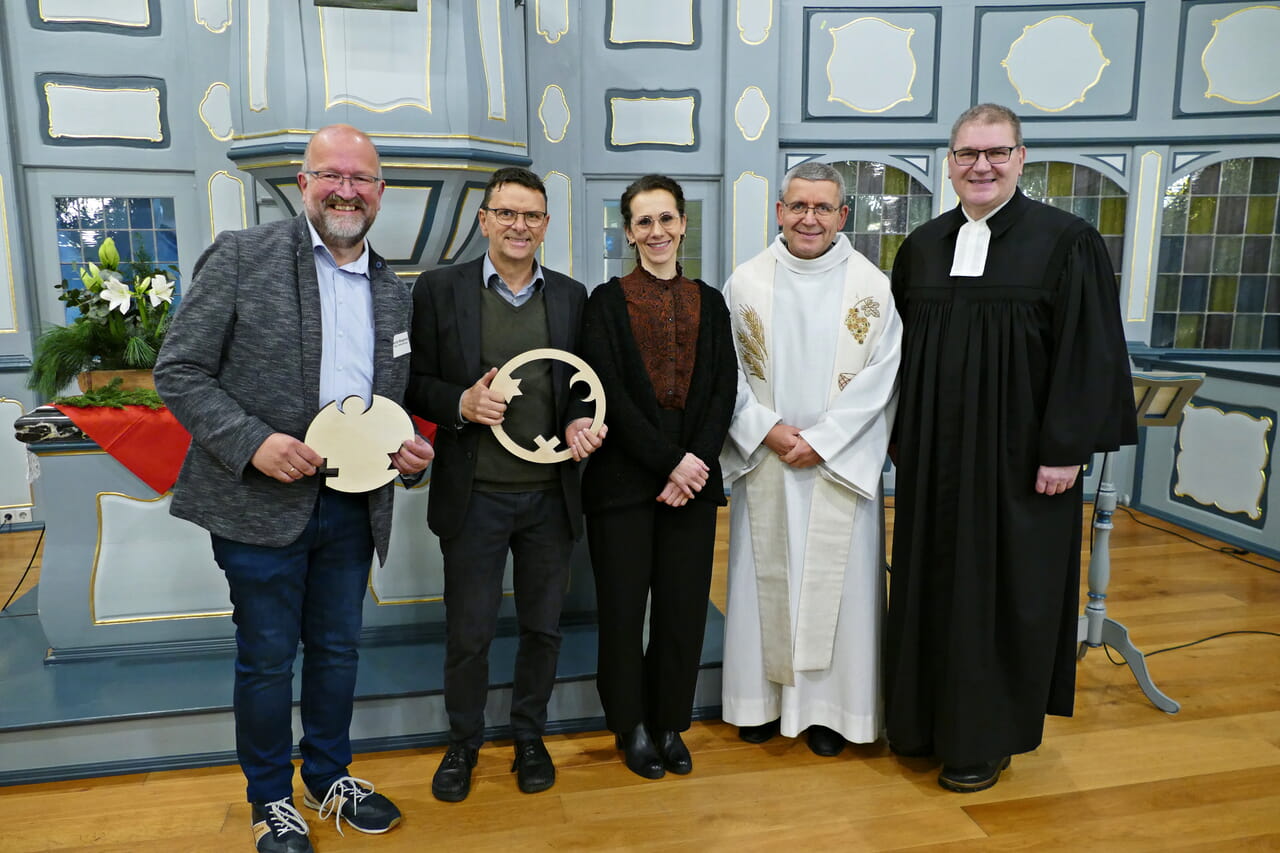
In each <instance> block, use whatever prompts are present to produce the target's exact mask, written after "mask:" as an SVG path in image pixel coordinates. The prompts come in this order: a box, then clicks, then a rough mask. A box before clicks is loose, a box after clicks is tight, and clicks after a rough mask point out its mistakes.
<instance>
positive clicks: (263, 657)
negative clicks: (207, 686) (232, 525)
mask: <svg viewBox="0 0 1280 853" xmlns="http://www.w3.org/2000/svg"><path fill="white" fill-rule="evenodd" d="M212 539H213V556H214V559H215V560H217V562H218V565H219V566H220V567H221V568H222V571H223V572H224V573H225V574H226V576H227V584H228V585H229V586H230V588H231V603H232V605H233V606H234V613H233V617H232V618H233V620H234V621H235V625H236V677H235V698H234V704H235V720H236V755H237V757H238V758H239V761H240V768H241V770H243V771H244V775H245V778H246V779H247V780H248V783H249V785H248V789H247V794H248V799H249V801H250V802H270V801H273V800H278V799H281V798H283V797H289V796H292V794H293V763H292V761H291V753H292V750H293V726H292V704H293V662H294V659H295V658H296V656H297V653H298V642H299V640H301V642H302V646H303V658H302V698H301V714H302V731H303V735H302V740H301V741H300V743H299V749H300V751H301V753H302V781H303V782H304V783H305V784H306V785H307V787H308V788H309V789H310V790H312V791H315V792H317V793H319V794H323V793H324V792H325V790H326V789H327V788H328V786H329V785H330V784H331V783H332V782H333V780H334V779H337V778H339V777H341V776H345V775H347V765H348V764H350V763H351V736H350V731H349V729H350V726H351V706H352V702H353V697H354V695H355V687H356V664H357V658H358V654H357V651H356V646H357V643H358V642H359V639H360V623H361V608H362V605H363V602H364V591H365V587H366V585H367V584H368V579H369V567H370V565H371V563H372V561H373V534H372V533H371V532H370V527H369V504H368V496H367V495H349V494H343V493H341V492H335V491H332V490H330V489H325V488H322V489H321V490H320V496H319V498H318V499H317V500H316V507H315V510H314V511H313V512H312V514H311V520H310V521H309V522H308V523H307V527H306V529H305V530H303V532H302V534H301V535H300V536H299V537H298V538H297V539H296V540H295V541H294V542H292V543H291V544H289V545H286V546H284V547H283V548H269V547H265V546H261V545H249V544H245V543H243V542H234V541H232V540H230V539H223V538H221V537H219V536H213V537H212Z"/></svg>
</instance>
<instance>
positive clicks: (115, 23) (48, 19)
mask: <svg viewBox="0 0 1280 853" xmlns="http://www.w3.org/2000/svg"><path fill="white" fill-rule="evenodd" d="M142 6H143V8H144V9H145V10H146V14H145V15H144V17H143V23H141V24H138V23H134V22H133V21H122V20H120V19H118V18H89V17H85V16H82V15H62V16H50V15H47V14H45V11H44V0H39V2H38V3H37V4H36V11H37V14H39V15H40V20H41V21H43V22H44V23H46V24H80V23H83V24H105V25H107V26H112V27H131V28H133V29H140V30H141V29H146V28H147V27H149V26H151V4H150V3H148V2H147V0H142Z"/></svg>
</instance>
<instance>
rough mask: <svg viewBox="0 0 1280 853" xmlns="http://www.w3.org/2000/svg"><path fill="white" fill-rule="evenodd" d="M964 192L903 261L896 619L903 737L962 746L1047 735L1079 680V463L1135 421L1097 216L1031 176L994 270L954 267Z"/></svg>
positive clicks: (894, 674)
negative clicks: (1043, 195) (1042, 482)
mask: <svg viewBox="0 0 1280 853" xmlns="http://www.w3.org/2000/svg"><path fill="white" fill-rule="evenodd" d="M964 223H965V217H964V214H963V213H962V212H961V210H960V208H959V207H957V208H956V209H954V210H952V211H950V212H948V213H945V214H943V215H942V216H939V217H938V218H937V219H934V220H932V221H931V222H928V223H926V224H924V225H922V226H921V227H920V228H918V229H916V230H915V231H914V232H913V233H912V234H911V235H910V236H909V237H908V238H907V239H906V241H905V242H904V243H903V244H902V248H901V250H900V251H899V252H898V256H897V259H896V261H895V263H894V268H893V295H894V299H895V301H896V303H897V306H898V310H899V312H900V313H901V314H902V318H903V321H904V324H905V330H904V334H903V348H902V366H901V373H900V377H901V378H900V383H901V390H900V392H899V398H898V419H897V435H896V443H897V450H898V452H897V463H898V470H897V478H896V494H895V499H894V500H895V518H894V536H893V569H892V575H891V580H890V601H889V616H888V628H887V635H886V661H885V663H886V668H885V687H886V693H885V714H886V723H887V729H888V735H889V740H890V742H891V743H892V744H893V745H894V746H895V747H899V748H901V749H903V750H904V751H907V750H919V749H927V748H932V750H933V752H934V754H936V755H937V756H938V757H939V758H940V759H942V761H943V762H944V763H945V764H947V765H951V766H963V765H969V764H976V763H979V762H982V761H986V760H990V759H992V758H996V757H998V756H1003V755H1010V754H1013V753H1018V752H1026V751H1028V750H1032V749H1035V748H1036V747H1037V746H1038V745H1039V744H1040V741H1041V737H1042V734H1043V729H1044V714H1046V713H1050V714H1059V715H1064V716H1070V715H1071V712H1072V705H1073V700H1074V692H1075V662H1076V658H1075V651H1076V630H1077V629H1076V624H1077V618H1078V614H1079V610H1078V606H1079V603H1078V598H1079V584H1080V528H1081V495H1082V494H1083V479H1084V478H1083V476H1081V477H1080V478H1079V479H1078V480H1077V482H1076V485H1075V486H1074V487H1073V488H1072V489H1070V490H1068V491H1067V492H1065V493H1063V494H1060V495H1055V496H1052V497H1050V496H1045V495H1041V494H1037V493H1036V490H1035V481H1036V472H1037V469H1038V467H1039V466H1041V465H1053V466H1059V465H1077V464H1083V463H1086V462H1088V461H1089V460H1090V457H1091V455H1092V454H1093V453H1094V452H1095V451H1108V450H1115V449H1117V448H1118V447H1119V446H1120V445H1122V444H1132V443H1134V442H1136V440H1137V427H1136V423H1135V416H1134V408H1133V392H1132V389H1131V385H1130V379H1129V362H1128V354H1127V351H1126V348H1125V343H1124V333H1123V328H1122V325H1121V321H1120V311H1119V304H1118V295H1117V292H1116V281H1115V274H1114V272H1113V269H1112V266H1111V261H1110V258H1109V257H1108V255H1107V250H1106V246H1105V245H1104V244H1103V242H1102V238H1101V237H1100V236H1099V235H1098V232H1097V231H1096V230H1095V229H1094V228H1092V227H1091V226H1090V225H1089V224H1088V223H1086V222H1085V221H1084V220H1082V219H1080V218H1078V217H1076V216H1073V215H1071V214H1069V213H1066V212H1063V211H1060V210H1057V209H1056V208H1053V207H1049V206H1048V205H1044V204H1040V203H1039V202H1035V201H1032V200H1030V199H1028V198H1027V197H1026V196H1024V195H1023V194H1022V193H1021V191H1018V192H1016V193H1015V195H1014V196H1013V198H1012V199H1010V201H1009V202H1008V204H1006V205H1005V206H1004V207H1003V208H1002V209H1001V210H999V211H998V212H997V213H996V214H995V215H994V216H992V217H991V218H990V219H989V220H988V225H989V226H990V228H991V242H990V247H989V250H988V254H987V262H986V267H985V269H984V274H983V275H982V276H980V277H973V278H969V277H954V278H953V277H952V276H951V274H950V270H951V262H952V255H953V254H954V251H955V246H956V236H957V233H958V232H959V230H960V226H962V225H963V224H964Z"/></svg>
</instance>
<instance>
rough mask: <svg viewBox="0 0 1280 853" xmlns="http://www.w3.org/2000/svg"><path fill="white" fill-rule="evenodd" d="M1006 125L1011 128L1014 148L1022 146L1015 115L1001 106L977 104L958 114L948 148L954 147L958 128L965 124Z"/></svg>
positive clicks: (952, 127) (1018, 123)
mask: <svg viewBox="0 0 1280 853" xmlns="http://www.w3.org/2000/svg"><path fill="white" fill-rule="evenodd" d="M973 123H977V124H1007V125H1009V126H1010V127H1012V128H1013V144H1014V146H1020V145H1022V120H1021V119H1019V118H1018V115H1017V113H1015V112H1014V111H1013V110H1011V109H1009V108H1008V107H1006V106H1003V105H1002V104H978V105H977V106H973V107H969V109H967V110H965V111H964V112H962V113H960V118H958V119H956V123H955V124H953V125H951V140H950V142H949V144H948V145H947V147H948V148H955V147H956V137H957V136H959V135H960V128H962V127H964V126H965V125H966V124H973Z"/></svg>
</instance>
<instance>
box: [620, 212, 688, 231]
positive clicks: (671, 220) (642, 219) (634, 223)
mask: <svg viewBox="0 0 1280 853" xmlns="http://www.w3.org/2000/svg"><path fill="white" fill-rule="evenodd" d="M679 221H680V217H679V216H677V215H676V214H674V213H672V212H671V211H666V212H664V213H660V214H658V218H657V219H654V218H653V217H652V216H647V215H646V216H637V217H636V218H635V219H633V220H631V227H632V228H639V229H640V230H642V231H648V230H649V229H650V228H652V227H653V223H654V222H657V223H658V224H659V225H661V226H662V227H663V228H670V227H671V226H673V225H675V224H676V223H677V222H679Z"/></svg>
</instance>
